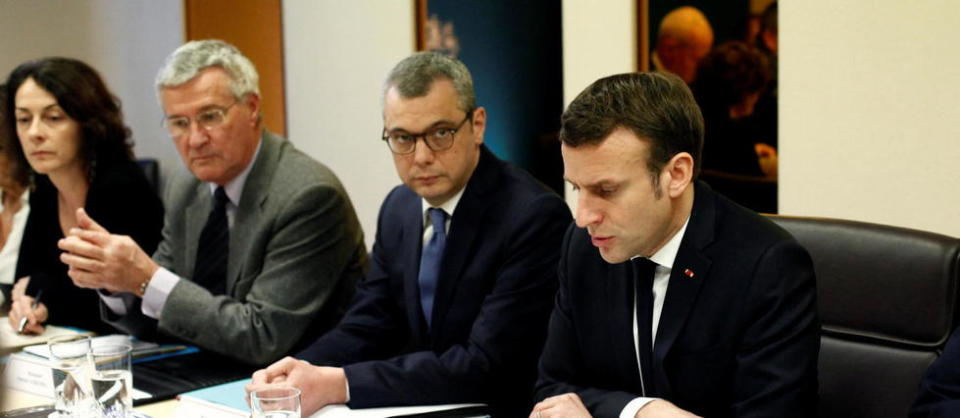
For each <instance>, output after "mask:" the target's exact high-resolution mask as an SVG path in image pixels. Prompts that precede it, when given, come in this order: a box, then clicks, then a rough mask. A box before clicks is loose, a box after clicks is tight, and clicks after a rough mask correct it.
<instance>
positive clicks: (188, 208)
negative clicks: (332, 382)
mask: <svg viewBox="0 0 960 418" xmlns="http://www.w3.org/2000/svg"><path fill="white" fill-rule="evenodd" d="M261 143H262V145H261V147H260V152H259V154H258V155H257V158H256V161H255V162H254V165H253V168H252V169H251V171H250V174H249V175H248V177H247V180H246V184H245V185H244V187H243V193H242V194H241V197H240V204H239V207H238V209H237V211H236V215H235V217H234V224H233V227H232V228H231V230H230V255H229V259H228V267H227V283H226V294H223V295H213V294H211V293H210V292H209V291H208V290H207V289H206V288H204V287H202V286H200V285H198V284H196V283H194V282H192V281H191V280H190V275H191V274H192V273H193V269H194V262H195V258H196V253H197V243H198V241H199V238H200V232H201V230H202V229H203V226H204V224H205V223H206V221H207V217H208V216H209V213H210V208H211V205H212V197H211V193H210V187H209V185H208V183H205V182H202V181H200V180H198V179H196V178H195V177H193V176H192V175H182V176H179V177H178V178H175V179H173V180H171V181H170V183H169V184H168V186H167V189H166V196H165V200H164V201H165V204H166V207H167V208H168V211H167V215H166V219H165V221H164V227H163V240H162V241H161V242H160V246H159V247H158V248H157V251H156V253H154V255H153V259H154V260H155V261H156V262H157V263H158V264H160V265H161V266H163V267H165V268H167V269H169V270H170V271H171V272H173V273H174V274H177V275H178V276H180V277H181V278H183V279H185V280H180V282H179V283H178V284H177V285H176V286H175V287H174V288H173V290H172V292H171V293H170V295H169V297H168V298H167V301H166V304H165V305H164V307H163V311H162V312H161V314H160V319H159V320H153V319H150V318H149V317H147V316H145V315H143V314H142V313H141V311H140V300H139V299H137V300H136V302H135V303H134V305H133V306H131V308H132V309H129V310H128V313H127V315H125V316H120V317H118V316H117V315H115V314H113V313H112V312H111V311H109V310H108V309H106V308H105V307H104V309H102V312H103V313H104V316H105V319H106V320H107V321H108V322H110V323H111V324H113V325H114V326H117V327H119V328H121V329H123V330H126V331H127V332H130V333H131V334H134V335H139V336H146V337H150V336H152V335H153V334H155V333H157V332H159V333H160V334H162V335H166V336H172V337H174V338H177V339H180V340H183V341H186V342H189V343H191V344H194V345H197V346H199V347H202V348H205V349H208V350H211V351H214V352H217V353H221V354H224V355H227V356H229V357H232V358H235V359H238V360H241V361H244V362H247V363H252V364H265V363H269V362H271V361H274V360H277V359H279V358H280V357H282V356H284V355H286V354H288V353H291V352H292V351H295V350H297V349H299V348H301V347H302V346H303V345H304V344H305V343H306V342H308V341H312V340H313V339H315V338H316V336H317V335H319V334H321V333H322V332H323V331H325V330H326V329H329V328H331V327H332V326H333V325H336V323H337V322H338V321H339V319H340V317H341V316H342V315H343V313H344V311H345V309H346V306H347V304H348V303H349V300H350V299H351V298H352V296H353V293H354V289H355V286H356V283H357V280H358V279H359V278H361V277H362V275H363V269H364V268H365V266H366V249H365V247H364V243H363V233H362V231H361V229H360V225H359V223H358V221H357V217H356V214H355V212H354V210H353V206H352V204H351V203H350V200H349V198H348V196H347V193H346V192H345V191H344V189H343V186H342V185H341V184H340V181H339V180H338V179H337V178H336V176H335V175H334V174H333V172H331V171H330V169H328V168H327V167H326V166H324V165H322V164H320V163H319V162H317V161H316V160H314V159H312V158H310V157H309V156H307V155H306V154H304V153H302V152H301V151H299V150H297V149H296V148H294V147H293V145H292V144H290V143H289V142H287V141H285V140H283V139H282V138H279V137H277V136H275V135H273V134H270V133H268V132H266V131H264V134H263V136H262V141H261ZM305 336H306V337H307V338H306V340H304V337H305Z"/></svg>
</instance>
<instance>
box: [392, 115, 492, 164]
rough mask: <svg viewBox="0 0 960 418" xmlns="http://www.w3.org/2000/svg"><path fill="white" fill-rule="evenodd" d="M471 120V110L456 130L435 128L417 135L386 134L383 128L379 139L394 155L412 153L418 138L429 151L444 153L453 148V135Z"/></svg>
mask: <svg viewBox="0 0 960 418" xmlns="http://www.w3.org/2000/svg"><path fill="white" fill-rule="evenodd" d="M472 119H473V111H472V110H471V111H469V112H467V116H466V117H465V118H463V121H461V122H460V123H458V124H457V127H456V128H448V127H436V128H430V129H428V130H426V131H425V132H422V133H419V134H411V133H403V132H387V130H386V128H384V130H383V135H382V136H381V138H382V139H383V140H384V141H386V143H387V146H388V147H390V151H391V152H393V153H394V154H401V155H402V154H410V153H412V152H413V151H415V150H416V149H417V141H418V140H419V139H420V138H423V142H424V143H426V144H427V148H430V150H431V151H434V152H436V151H446V150H448V149H450V147H452V146H453V140H454V135H456V134H457V132H459V131H460V128H462V127H463V124H465V123H467V121H468V120H472Z"/></svg>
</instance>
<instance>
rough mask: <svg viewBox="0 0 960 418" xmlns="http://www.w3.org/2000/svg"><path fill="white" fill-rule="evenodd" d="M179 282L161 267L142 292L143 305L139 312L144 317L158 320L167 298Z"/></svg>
mask: <svg viewBox="0 0 960 418" xmlns="http://www.w3.org/2000/svg"><path fill="white" fill-rule="evenodd" d="M179 282H180V277H178V276H177V275H176V274H173V273H172V272H170V270H167V269H165V268H163V267H160V268H158V269H157V271H156V273H153V277H151V278H150V283H149V284H147V290H146V291H145V292H143V303H142V304H140V311H141V312H143V314H144V315H146V316H149V317H151V318H153V319H160V314H161V313H162V312H163V306H164V305H166V304H167V297H169V296H170V293H171V292H173V288H174V287H175V286H176V285H177V283H179Z"/></svg>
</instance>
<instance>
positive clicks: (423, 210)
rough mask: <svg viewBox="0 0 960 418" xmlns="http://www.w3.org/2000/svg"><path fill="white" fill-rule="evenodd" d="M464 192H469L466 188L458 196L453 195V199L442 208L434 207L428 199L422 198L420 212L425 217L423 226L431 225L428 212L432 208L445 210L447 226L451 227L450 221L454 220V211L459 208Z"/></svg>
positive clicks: (442, 205)
mask: <svg viewBox="0 0 960 418" xmlns="http://www.w3.org/2000/svg"><path fill="white" fill-rule="evenodd" d="M464 190H467V187H466V186H464V187H463V188H462V189H460V191H459V192H457V194H455V195H453V197H451V198H450V199H449V200H447V201H446V202H443V203H442V204H441V205H440V206H433V205H431V204H430V202H427V199H424V198H422V197H421V198H420V207H421V209H420V211H421V214H422V215H423V224H424V225H430V215H429V214H428V213H427V210H429V209H430V208H440V209H443V211H444V212H447V225H448V226H449V225H450V223H449V222H450V220H451V219H453V211H454V209H456V208H457V204H458V203H460V198H461V197H463V191H464Z"/></svg>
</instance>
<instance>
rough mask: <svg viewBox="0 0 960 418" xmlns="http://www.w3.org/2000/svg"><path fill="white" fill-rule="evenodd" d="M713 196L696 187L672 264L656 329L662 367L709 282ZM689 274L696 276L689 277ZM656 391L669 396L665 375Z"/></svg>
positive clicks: (660, 376) (657, 357)
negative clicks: (705, 283) (704, 285)
mask: <svg viewBox="0 0 960 418" xmlns="http://www.w3.org/2000/svg"><path fill="white" fill-rule="evenodd" d="M713 199H714V196H713V195H712V194H709V193H708V191H707V190H705V188H703V187H700V185H699V183H698V184H697V186H696V192H695V194H694V205H693V211H692V212H691V215H690V222H689V223H688V224H687V230H686V232H685V233H684V236H683V240H682V241H681V242H680V249H679V251H678V252H677V257H676V259H674V261H673V269H671V273H670V279H669V280H670V282H669V285H668V286H667V294H666V297H665V298H664V301H663V310H662V311H661V313H660V322H659V326H658V327H657V338H656V342H655V343H654V352H653V361H654V364H657V365H660V367H662V365H663V360H664V358H665V357H666V356H667V353H668V352H669V351H670V348H671V347H673V343H674V342H675V341H676V340H677V336H678V335H679V334H680V330H682V329H683V326H684V324H686V322H687V317H688V316H689V315H690V311H691V309H692V308H693V304H694V303H695V302H696V298H697V295H698V294H699V293H700V288H701V287H702V285H703V282H704V280H709V278H710V277H709V274H708V273H709V270H710V264H711V261H710V259H709V258H707V257H706V256H704V255H703V252H702V250H703V249H704V248H706V247H707V246H708V245H709V244H710V243H711V242H713V235H714V221H715V217H716V214H715V212H714V202H713ZM687 270H689V271H690V272H692V273H693V276H692V277H690V276H689V275H688V274H687ZM657 377H658V379H657V385H658V386H657V388H658V390H659V391H660V394H661V395H664V396H666V395H669V394H670V393H671V392H670V386H669V382H668V381H667V379H666V375H665V374H664V373H663V372H662V370H661V372H660V373H657Z"/></svg>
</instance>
